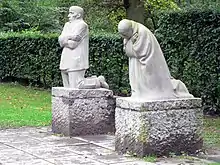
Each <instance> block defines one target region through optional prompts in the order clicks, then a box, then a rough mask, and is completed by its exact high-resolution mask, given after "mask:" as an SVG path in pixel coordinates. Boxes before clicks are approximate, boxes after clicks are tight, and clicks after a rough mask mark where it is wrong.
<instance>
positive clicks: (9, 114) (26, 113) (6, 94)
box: [0, 83, 51, 128]
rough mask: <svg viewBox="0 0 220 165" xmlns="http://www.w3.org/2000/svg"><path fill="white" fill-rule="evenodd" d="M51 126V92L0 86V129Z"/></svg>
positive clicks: (16, 86) (14, 86) (11, 85)
mask: <svg viewBox="0 0 220 165" xmlns="http://www.w3.org/2000/svg"><path fill="white" fill-rule="evenodd" d="M50 124H51V94H50V92H49V91H45V90H39V89H34V88H30V87H24V86H21V85H18V84H3V83H1V84H0V128H8V127H20V126H45V125H50Z"/></svg>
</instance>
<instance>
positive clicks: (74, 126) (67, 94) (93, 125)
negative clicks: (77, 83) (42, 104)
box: [52, 87, 115, 136]
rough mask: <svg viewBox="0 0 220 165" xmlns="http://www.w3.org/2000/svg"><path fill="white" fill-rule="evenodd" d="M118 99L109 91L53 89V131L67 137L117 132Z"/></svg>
mask: <svg viewBox="0 0 220 165" xmlns="http://www.w3.org/2000/svg"><path fill="white" fill-rule="evenodd" d="M114 119H115V99H114V98H113V92H112V91H111V90H107V89H70V88H64V87H53V88H52V131H53V132H54V133H61V134H64V135H66V136H78V135H93V134H107V133H114V132H115V120H114Z"/></svg>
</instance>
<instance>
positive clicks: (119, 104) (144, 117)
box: [115, 98, 203, 157]
mask: <svg viewBox="0 0 220 165" xmlns="http://www.w3.org/2000/svg"><path fill="white" fill-rule="evenodd" d="M202 120H203V112H202V110H201V99H199V98H191V99H175V100H166V101H151V102H137V101H136V102H135V101H132V100H131V99H130V98H117V99H116V111H115V127H116V144H115V148H116V151H117V152H119V153H130V154H135V155H137V156H141V157H142V156H145V155H150V154H154V155H159V156H161V155H169V154H170V153H176V154H179V153H181V152H183V153H196V152H197V151H198V150H200V149H201V148H202V144H203V141H202Z"/></svg>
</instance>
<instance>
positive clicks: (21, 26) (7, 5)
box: [0, 0, 62, 32]
mask: <svg viewBox="0 0 220 165" xmlns="http://www.w3.org/2000/svg"><path fill="white" fill-rule="evenodd" d="M60 10H61V9H60V8H51V7H45V6H38V5H37V1H30V2H26V1H12V2H10V1H7V0H3V1H1V2H0V18H1V20H0V23H1V25H0V30H1V31H22V30H25V29H32V28H34V29H37V30H40V31H42V32H59V30H60V29H61V26H60V23H59V18H60V17H61V14H62V12H61V11H60Z"/></svg>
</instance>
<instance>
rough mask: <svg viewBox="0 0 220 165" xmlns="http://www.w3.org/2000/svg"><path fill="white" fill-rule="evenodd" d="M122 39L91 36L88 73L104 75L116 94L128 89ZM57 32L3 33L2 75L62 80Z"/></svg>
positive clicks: (34, 80)
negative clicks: (45, 33) (47, 33)
mask: <svg viewBox="0 0 220 165" xmlns="http://www.w3.org/2000/svg"><path fill="white" fill-rule="evenodd" d="M122 48H123V46H122V40H121V39H120V38H119V37H118V36H114V35H101V36H96V35H92V36H91V37H90V49H89V51H90V52H89V53H90V56H89V57H90V68H89V70H88V72H87V76H91V75H103V76H105V78H106V79H107V82H108V83H109V85H110V88H111V89H113V90H114V91H115V93H116V94H119V93H121V94H125V95H126V94H128V93H129V90H130V88H129V82H128V81H129V80H128V64H127V61H128V59H127V58H126V56H125V55H123V50H122ZM61 52H62V50H61V48H60V46H59V44H58V35H57V34H53V35H52V34H50V35H42V34H38V33H26V34H25V33H24V34H18V33H9V34H7V33H6V34H2V35H1V36H0V66H1V68H0V78H1V79H5V78H8V77H10V78H11V77H15V78H17V79H20V80H21V79H28V80H29V83H33V84H38V85H39V84H41V85H43V86H44V87H51V86H59V85H61V84H62V79H61V76H60V70H59V63H60V55H61Z"/></svg>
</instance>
